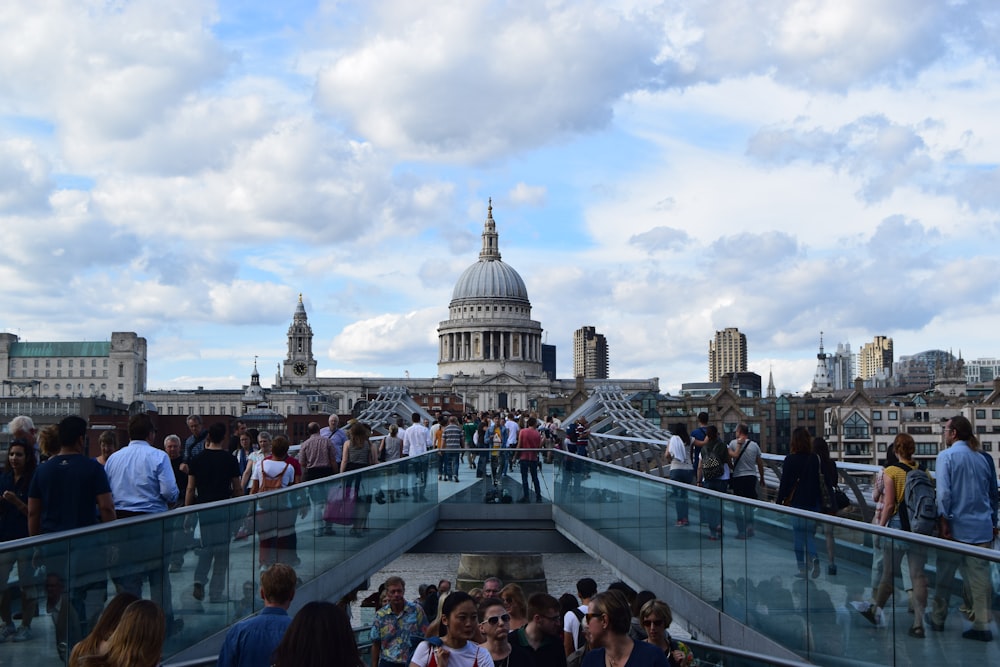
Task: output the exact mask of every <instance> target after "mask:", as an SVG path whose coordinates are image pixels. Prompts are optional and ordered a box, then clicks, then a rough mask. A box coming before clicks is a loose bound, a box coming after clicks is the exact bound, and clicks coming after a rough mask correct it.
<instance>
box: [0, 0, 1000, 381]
mask: <svg viewBox="0 0 1000 667" xmlns="http://www.w3.org/2000/svg"><path fill="white" fill-rule="evenodd" d="M768 7H769V10H768V11H760V12H753V11H751V10H750V9H748V8H747V7H746V5H745V3H738V2H717V3H702V4H698V3H681V2H654V1H652V0H650V1H649V2H640V3H627V4H626V3H622V4H616V3H607V2H599V3H589V2H575V3H559V2H557V3H548V4H545V5H544V6H534V5H525V6H519V5H513V4H496V3H490V2H485V1H484V2H476V1H472V2H464V3H432V4H430V5H427V6H419V7H418V6H413V5H412V4H409V3H401V2H377V3H349V2H348V3H337V4H335V5H329V4H326V3H314V2H289V3H280V4H279V5H274V3H264V2H259V3H254V2H234V3H230V2H219V3H213V2H208V1H201V0H186V1H184V2H181V3H171V4H170V5H162V3H152V2H143V1H139V2H133V3H126V4H123V5H117V4H114V5H103V4H100V5H98V4H94V5H91V4H86V3H78V2H69V1H68V0H67V1H66V2H63V3H60V2H53V3H44V4H40V3H31V2H20V1H16V2H12V3H10V7H9V8H8V12H7V13H6V15H5V20H4V22H2V23H0V36H2V37H3V39H4V40H5V43H7V44H10V45H13V47H14V48H12V49H11V54H10V57H9V58H6V59H5V60H4V62H3V63H0V77H2V78H0V80H3V81H4V82H5V85H4V87H3V88H2V89H0V223H2V224H3V226H4V230H5V243H4V244H3V247H2V248H0V258H2V261H0V276H2V279H3V284H4V289H3V291H2V293H0V312H2V313H3V317H2V318H0V327H2V329H3V330H4V331H8V332H12V333H15V334H18V335H19V336H21V338H22V340H26V341H46V340H66V341H77V340H106V339H107V337H108V336H109V334H110V332H111V331H135V332H136V333H138V334H139V335H140V336H143V337H145V338H146V339H147V340H148V342H149V362H150V364H149V386H150V387H151V388H174V387H176V388H190V387H195V386H205V387H212V388H221V387H233V386H240V385H242V384H244V383H246V381H247V378H248V377H249V375H250V372H251V370H252V367H253V360H254V357H255V356H256V357H258V358H259V360H260V361H259V364H260V371H261V376H262V381H263V382H264V383H265V384H270V381H271V379H272V378H273V371H274V369H275V367H276V365H277V364H278V363H280V362H281V361H282V359H284V355H285V345H286V340H285V337H284V332H285V329H286V327H287V326H288V322H289V320H290V318H291V315H292V313H293V312H294V307H295V304H296V302H297V298H298V295H299V294H300V293H302V294H303V295H304V300H305V306H306V309H307V310H308V312H309V321H310V324H311V326H312V328H313V330H314V332H315V334H316V338H315V353H316V357H317V360H318V370H317V372H318V374H319V375H320V376H330V375H334V376H369V377H370V376H386V377H401V376H403V375H404V374H406V373H409V374H410V375H411V376H413V377H431V376H434V375H436V372H437V371H436V362H437V337H436V330H437V327H438V325H439V323H440V322H441V321H443V320H446V319H447V317H448V302H449V299H450V296H451V290H452V287H453V286H454V284H455V280H456V279H457V277H458V276H459V275H460V274H461V272H462V270H463V269H465V268H466V267H467V266H469V265H470V264H471V263H472V262H474V261H475V256H476V251H477V248H478V246H479V233H480V231H481V229H482V223H483V219H484V216H485V213H486V205H487V199H488V198H489V197H490V196H492V197H493V202H494V209H495V210H494V216H495V218H496V221H497V231H498V234H499V236H500V247H501V249H502V253H503V260H504V261H505V262H507V263H509V264H510V265H511V266H512V267H513V268H514V269H516V270H517V271H518V272H519V273H520V275H521V276H522V277H523V278H524V281H525V284H526V287H527V291H528V295H529V297H530V300H531V303H532V309H533V317H534V319H536V320H538V321H539V322H540V323H541V324H542V327H543V328H544V333H543V337H544V342H546V343H549V344H554V345H557V346H558V349H559V354H558V361H559V366H558V375H559V377H570V376H571V375H572V363H573V361H572V350H573V344H572V343H573V332H574V331H575V330H576V329H577V328H579V327H580V326H581V325H583V324H585V323H586V324H588V325H593V326H595V327H596V328H597V330H598V331H601V332H602V333H603V334H604V335H605V336H606V337H607V339H608V345H609V347H613V348H614V350H615V352H614V355H613V358H612V359H611V368H610V374H611V377H612V378H614V377H621V378H645V377H659V378H660V386H661V388H662V389H663V390H664V391H672V392H676V390H677V389H678V388H679V386H680V384H681V383H682V382H686V381H694V380H698V379H701V378H704V377H705V351H704V345H705V341H706V340H707V339H709V338H711V336H712V335H713V332H715V331H718V330H721V329H724V328H726V327H738V328H739V330H740V331H741V332H742V333H744V334H746V336H747V339H748V345H749V358H748V360H747V368H748V370H750V371H754V372H756V373H758V374H759V375H761V376H762V377H765V378H766V377H767V376H768V372H769V371H773V373H774V377H775V382H776V384H777V386H778V388H779V391H792V392H797V391H805V390H807V389H808V388H809V385H810V383H811V381H812V377H813V374H814V371H815V355H816V349H817V339H818V332H819V331H824V332H826V333H825V338H826V341H827V343H828V346H829V347H830V348H833V347H834V346H835V345H836V344H837V343H838V342H850V343H851V344H852V347H853V349H855V350H859V349H860V347H861V345H862V344H864V343H865V342H867V341H869V340H871V339H872V338H873V336H876V335H884V336H887V337H890V338H892V339H893V341H894V349H895V351H896V355H897V357H898V356H900V355H902V354H915V353H918V352H921V351H924V350H931V349H945V350H949V349H951V350H955V351H956V353H957V352H958V351H959V350H960V351H961V352H962V353H963V356H964V357H965V358H966V359H971V358H980V357H991V356H996V352H995V343H994V341H993V340H992V336H991V334H992V332H993V331H994V330H995V329H996V327H997V325H998V324H1000V322H998V319H997V318H998V315H996V314H995V313H997V312H1000V309H998V308H997V305H998V303H997V302H998V300H1000V296H998V291H997V289H998V288H997V286H996V285H995V281H991V280H989V279H988V276H989V275H991V270H992V269H993V268H994V267H995V265H996V261H997V259H998V255H1000V223H998V219H1000V216H998V213H1000V199H998V198H997V196H996V192H997V191H998V188H997V185H998V184H1000V171H998V168H997V165H998V164H1000V130H998V129H997V128H996V127H995V123H993V122H992V113H991V111H992V108H993V107H994V102H995V99H996V97H997V95H998V93H1000V70H998V68H997V61H996V58H997V46H996V45H997V44H1000V39H998V35H997V34H996V30H997V28H996V26H997V25H998V23H997V22H996V20H995V16H996V9H995V6H994V5H992V4H991V3H986V2H968V3H964V4H961V5H949V6H944V3H935V2H930V1H928V2H923V3H917V7H916V8H915V6H914V3H896V2H881V3H860V2H841V3H819V4H817V5H815V9H814V10H813V12H812V13H810V14H802V13H801V9H800V5H798V4H796V3H794V2H790V1H788V2H782V1H780V0H773V1H772V2H769V3H768ZM983 277H986V279H984V278H983Z"/></svg>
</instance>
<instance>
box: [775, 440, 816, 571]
mask: <svg viewBox="0 0 1000 667" xmlns="http://www.w3.org/2000/svg"><path fill="white" fill-rule="evenodd" d="M820 497H821V496H820V489H819V457H818V456H816V455H815V454H814V453H813V451H812V436H811V435H809V431H808V430H807V429H806V428H805V427H802V426H799V427H798V428H796V429H795V430H794V431H792V443H791V454H789V455H788V456H786V457H785V462H784V465H782V467H781V484H780V485H779V486H778V499H777V502H778V503H779V504H781V505H788V506H789V507H795V508H798V509H801V510H809V511H810V512H818V511H819V506H820ZM791 523H792V537H793V540H794V545H795V547H794V548H795V560H796V561H797V562H798V565H799V574H798V576H799V577H802V578H805V577H807V576H808V569H807V568H808V562H807V561H806V556H807V555H808V557H809V560H810V561H812V565H813V568H812V576H813V577H814V578H815V577H818V576H819V557H818V556H817V555H816V541H815V540H814V539H813V532H814V528H815V526H814V525H813V523H814V522H813V521H810V520H809V519H806V518H804V517H799V516H793V517H791Z"/></svg>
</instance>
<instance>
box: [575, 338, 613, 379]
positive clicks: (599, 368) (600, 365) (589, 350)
mask: <svg viewBox="0 0 1000 667" xmlns="http://www.w3.org/2000/svg"><path fill="white" fill-rule="evenodd" d="M573 376H574V377H582V378H585V379H587V380H606V379H608V339H607V338H605V337H604V334H599V333H597V330H596V329H594V327H580V328H579V329H577V330H576V331H574V332H573Z"/></svg>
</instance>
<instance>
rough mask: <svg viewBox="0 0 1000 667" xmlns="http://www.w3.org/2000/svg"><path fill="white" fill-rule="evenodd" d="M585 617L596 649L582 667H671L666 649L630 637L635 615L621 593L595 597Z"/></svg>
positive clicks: (589, 653)
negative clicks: (664, 652)
mask: <svg viewBox="0 0 1000 667" xmlns="http://www.w3.org/2000/svg"><path fill="white" fill-rule="evenodd" d="M585 618H586V623H587V629H588V630H589V631H590V641H591V644H592V645H593V647H594V648H593V650H591V651H589V652H588V653H587V655H585V656H583V663H582V667H668V663H667V657H666V656H665V655H664V654H663V651H662V650H660V649H659V648H657V647H656V646H653V645H652V644H650V643H648V642H643V641H639V642H637V641H634V640H633V639H632V638H631V637H629V636H628V631H629V627H630V626H631V624H632V612H631V610H630V609H629V606H628V600H627V599H626V598H625V595H624V594H622V593H621V592H620V591H617V590H611V591H604V592H603V593H598V594H597V595H595V596H594V598H593V599H592V600H591V601H590V605H589V606H588V608H587V615H586V617H585Z"/></svg>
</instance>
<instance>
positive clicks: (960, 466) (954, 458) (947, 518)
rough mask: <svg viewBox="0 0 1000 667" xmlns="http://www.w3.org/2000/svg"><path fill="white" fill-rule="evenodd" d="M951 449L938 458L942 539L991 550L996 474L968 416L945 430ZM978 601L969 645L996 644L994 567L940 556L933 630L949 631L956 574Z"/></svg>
mask: <svg viewBox="0 0 1000 667" xmlns="http://www.w3.org/2000/svg"><path fill="white" fill-rule="evenodd" d="M944 437H945V442H946V443H947V444H948V449H945V450H944V451H943V452H941V453H940V454H938V457H937V466H936V468H935V477H936V480H937V504H938V514H939V529H940V533H941V537H942V538H944V539H947V540H955V541H956V542H962V543H965V544H972V545H975V546H979V547H985V548H989V546H990V543H991V542H992V541H993V536H994V534H995V533H996V528H995V527H996V525H997V502H998V498H997V477H996V471H995V470H994V469H993V466H992V465H991V461H988V460H987V458H988V457H986V456H984V455H983V453H982V452H981V451H980V448H979V441H978V440H977V439H976V436H975V435H974V434H973V432H972V424H971V423H970V422H969V420H968V419H967V418H965V417H964V416H962V415H958V416H955V417H952V418H951V419H950V420H948V422H947V423H946V424H945V426H944ZM956 569H960V571H961V573H962V579H963V581H964V582H965V585H966V587H967V589H968V591H969V593H970V594H971V596H972V611H973V614H974V616H973V618H972V628H971V629H970V630H966V631H965V632H963V633H962V637H964V638H965V639H975V640H979V641H984V642H988V641H992V639H993V633H992V632H990V630H989V621H990V612H989V607H990V597H991V595H990V593H991V589H990V571H989V563H988V562H987V561H985V560H983V559H981V558H976V557H973V556H967V557H964V558H963V557H962V556H960V555H958V554H953V553H950V552H948V551H945V550H939V551H938V558H937V587H936V589H935V590H934V601H933V608H932V610H931V611H929V612H928V613H927V616H926V621H927V625H928V626H929V627H930V628H931V629H932V630H935V631H938V632H940V631H941V630H943V629H944V620H945V616H947V614H948V603H949V601H950V599H951V586H952V584H953V582H954V574H955V570H956Z"/></svg>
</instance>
